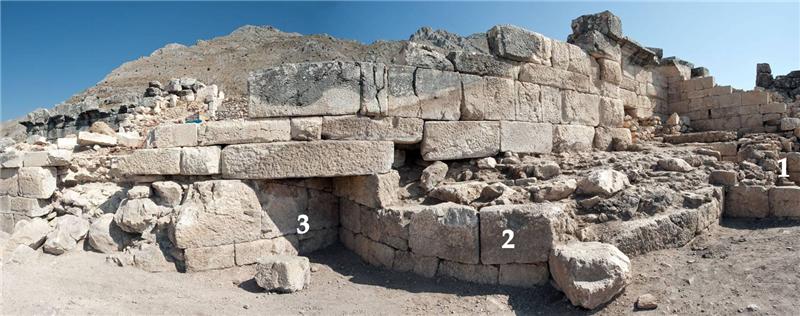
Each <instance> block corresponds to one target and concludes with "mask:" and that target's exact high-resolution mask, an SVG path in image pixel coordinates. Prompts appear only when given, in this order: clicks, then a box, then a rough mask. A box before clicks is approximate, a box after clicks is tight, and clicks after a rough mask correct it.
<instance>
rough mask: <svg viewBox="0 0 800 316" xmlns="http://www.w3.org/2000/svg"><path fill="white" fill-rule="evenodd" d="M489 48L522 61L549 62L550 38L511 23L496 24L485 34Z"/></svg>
mask: <svg viewBox="0 0 800 316" xmlns="http://www.w3.org/2000/svg"><path fill="white" fill-rule="evenodd" d="M486 37H487V38H488V40H489V49H491V50H492V53H494V54H495V55H497V56H500V57H503V58H506V59H510V60H515V61H522V62H533V63H538V64H547V65H549V64H550V56H551V54H552V43H551V40H550V39H549V38H547V37H545V36H544V35H542V34H539V33H536V32H532V31H528V30H526V29H523V28H520V27H516V26H513V25H497V26H495V27H492V28H491V29H490V30H489V32H488V33H487V34H486Z"/></svg>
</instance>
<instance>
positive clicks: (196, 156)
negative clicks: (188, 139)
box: [181, 146, 222, 175]
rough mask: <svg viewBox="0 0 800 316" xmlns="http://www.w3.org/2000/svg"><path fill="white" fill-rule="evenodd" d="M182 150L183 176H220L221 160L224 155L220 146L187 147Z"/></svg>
mask: <svg viewBox="0 0 800 316" xmlns="http://www.w3.org/2000/svg"><path fill="white" fill-rule="evenodd" d="M181 150H182V151H183V153H182V154H181V174H182V175H212V174H219V158H220V156H221V155H222V150H221V149H220V148H219V146H207V147H186V148H183V149H181Z"/></svg>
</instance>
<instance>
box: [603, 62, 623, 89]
mask: <svg viewBox="0 0 800 316" xmlns="http://www.w3.org/2000/svg"><path fill="white" fill-rule="evenodd" d="M597 62H598V64H600V79H601V80H604V81H608V82H610V83H613V84H619V83H620V82H621V81H622V66H620V64H619V62H617V61H615V60H610V59H606V58H601V59H599V60H598V61H597Z"/></svg>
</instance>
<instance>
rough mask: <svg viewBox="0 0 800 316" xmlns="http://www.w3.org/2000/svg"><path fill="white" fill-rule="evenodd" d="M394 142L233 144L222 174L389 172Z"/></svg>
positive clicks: (267, 175) (225, 152) (253, 176)
mask: <svg viewBox="0 0 800 316" xmlns="http://www.w3.org/2000/svg"><path fill="white" fill-rule="evenodd" d="M393 160H394V144H392V143H391V142H377V141H314V142H297V143H288V142H283V143H269V144H243V145H230V146H227V147H225V149H223V150H222V174H223V176H224V177H226V178H237V179H280V178H308V177H338V176H351V175H365V174H376V173H386V172H389V170H390V169H391V167H392V162H393Z"/></svg>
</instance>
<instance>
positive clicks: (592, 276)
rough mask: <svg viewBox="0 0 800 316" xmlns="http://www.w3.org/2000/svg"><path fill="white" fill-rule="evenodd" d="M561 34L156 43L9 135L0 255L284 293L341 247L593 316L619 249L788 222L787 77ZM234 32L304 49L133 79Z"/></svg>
mask: <svg viewBox="0 0 800 316" xmlns="http://www.w3.org/2000/svg"><path fill="white" fill-rule="evenodd" d="M572 31H573V32H572V34H571V35H570V36H569V38H568V40H567V42H562V41H558V40H555V39H550V38H547V37H545V36H543V35H541V34H538V33H535V32H532V31H529V30H525V29H522V28H519V27H515V26H510V25H498V26H495V27H493V28H491V29H490V30H488V31H487V32H486V33H482V34H475V35H472V36H469V37H460V36H457V35H454V34H450V33H446V32H444V31H433V30H430V29H421V30H420V31H419V32H417V33H416V34H414V35H413V36H412V37H411V40H409V41H400V42H384V43H378V44H373V45H371V46H363V45H362V46H353V45H356V44H353V43H349V42H346V43H339V42H336V40H335V39H330V38H317V37H313V36H308V37H303V36H299V35H296V34H289V33H282V32H279V31H276V30H274V29H271V28H269V29H262V28H254V27H245V28H242V29H240V30H237V31H236V32H234V34H232V35H231V37H228V38H220V39H215V40H212V41H208V42H205V41H204V42H202V43H198V45H197V47H195V46H193V47H184V46H168V47H165V48H163V49H161V50H159V51H157V52H155V53H154V54H153V55H151V56H149V57H147V58H144V59H142V60H138V61H135V62H131V63H129V64H125V65H123V66H122V67H121V68H120V69H118V70H115V72H114V73H112V74H111V75H109V77H107V78H106V80H105V81H104V82H101V83H100V84H99V85H98V86H96V87H93V88H90V89H89V90H87V91H86V92H84V93H82V94H81V95H78V96H76V97H74V98H73V99H71V100H70V101H68V102H66V103H64V104H61V105H59V106H57V107H56V108H54V109H52V110H38V111H36V112H33V113H31V114H30V115H29V116H28V118H27V120H26V121H24V122H21V124H22V125H24V127H25V130H26V132H25V137H24V138H25V139H20V141H19V142H16V143H15V142H13V141H9V142H5V143H4V145H3V152H2V156H1V157H0V163H1V164H2V189H1V190H0V194H1V195H0V219H1V220H2V225H0V227H2V230H3V231H4V232H6V233H9V234H10V237H9V242H8V243H7V246H6V248H7V251H9V252H13V254H12V255H11V256H12V257H13V256H14V254H17V253H25V252H29V251H31V249H42V251H43V252H45V253H48V254H53V255H59V254H63V253H65V252H71V251H73V252H74V251H82V249H89V250H90V251H97V252H102V253H107V254H108V256H109V257H108V258H109V259H108V260H110V261H112V262H114V263H116V264H118V265H133V266H136V267H139V268H141V269H144V270H147V271H153V272H158V271H181V272H196V271H204V270H212V269H225V268H230V267H234V266H242V265H253V264H257V265H258V274H257V275H256V276H255V280H256V281H257V283H258V284H259V285H260V286H261V287H263V288H266V289H269V290H274V291H278V292H294V291H298V290H302V289H303V288H304V287H307V286H309V281H310V280H309V278H310V275H309V274H308V273H309V272H308V269H309V263H308V259H305V258H301V257H297V256H298V255H304V254H307V253H311V252H314V251H316V250H319V249H322V248H325V247H328V246H331V245H333V244H336V243H341V244H343V245H344V246H345V247H346V248H347V249H349V250H351V251H352V252H354V253H355V254H357V255H358V256H360V257H361V258H362V259H363V260H364V261H366V262H368V263H369V264H372V265H376V266H380V267H382V268H384V269H389V270H394V271H400V272H412V273H415V274H419V275H423V276H426V277H438V276H441V277H449V278H454V279H458V280H463V281H467V282H474V283H483V284H499V285H508V286H515V287H537V286H546V284H548V283H549V282H551V281H552V282H554V284H556V285H557V286H558V288H559V289H560V290H561V291H563V292H564V293H565V295H566V296H567V298H568V299H569V300H570V301H571V302H572V303H573V304H575V305H578V306H582V307H585V308H587V309H593V308H597V307H599V306H602V305H603V304H605V303H607V302H608V301H610V300H612V299H613V298H614V297H615V296H616V295H618V294H619V293H621V292H622V291H623V290H624V288H625V286H626V284H627V283H628V282H629V279H630V278H631V277H632V276H631V274H632V272H631V271H632V269H635V267H632V266H631V263H630V259H629V256H636V255H640V254H643V253H647V252H650V251H655V250H660V249H666V248H674V247H681V246H683V245H685V244H687V243H688V242H690V241H691V240H692V239H693V238H694V237H695V236H697V235H699V234H701V233H703V232H705V231H706V230H707V229H709V228H712V227H714V226H715V225H717V224H718V222H719V220H720V218H721V217H722V216H729V217H753V218H763V217H787V218H792V217H794V218H797V217H800V203H797V202H799V201H800V187H798V186H796V185H795V184H794V182H793V181H796V180H800V153H798V152H795V150H796V149H797V148H798V144H799V143H798V138H797V137H798V136H800V135H798V134H800V118H799V117H798V114H797V112H798V111H800V103H799V102H798V101H797V100H796V97H797V95H798V89H799V88H798V84H797V83H798V78H800V77H798V76H797V73H798V71H794V72H792V73H790V74H788V75H786V76H778V77H775V78H773V77H772V74H771V71H770V69H769V65H766V64H759V65H758V66H757V87H756V89H755V90H749V91H740V90H736V89H733V88H731V87H730V86H720V85H717V84H716V83H715V82H714V78H713V77H712V76H710V75H709V71H708V70H707V69H705V68H702V67H694V66H693V65H692V64H691V63H689V62H686V61H683V60H680V59H677V58H674V57H670V58H664V57H663V56H662V50H661V49H657V48H649V47H645V46H642V45H641V44H639V43H637V42H636V41H634V40H633V39H631V38H628V37H626V36H625V35H624V34H623V33H622V27H621V22H620V20H619V19H618V18H617V17H616V16H614V15H613V14H611V13H610V12H607V11H606V12H602V13H598V14H593V15H586V16H581V17H578V18H577V19H575V20H574V21H573V22H572ZM241 36H256V37H257V38H259V39H261V40H264V41H271V43H277V42H280V43H288V42H289V41H297V40H298V39H300V38H303V40H314V41H316V42H314V43H316V44H309V45H311V46H310V48H309V53H308V57H307V58H305V60H293V59H291V58H288V59H286V61H287V62H284V61H278V62H276V61H268V62H264V63H261V64H259V63H258V62H249V61H248V64H247V65H246V66H243V65H241V64H237V62H241V63H244V62H243V61H236V62H235V61H231V66H230V69H224V71H223V70H221V71H223V72H225V74H213V75H209V74H207V73H204V72H200V71H199V70H197V71H196V72H195V73H182V72H179V71H177V70H175V72H170V69H169V68H160V69H163V70H159V71H163V72H159V73H157V74H156V73H153V74H152V76H151V77H149V78H147V76H144V77H142V75H141V73H140V74H139V75H137V76H139V77H134V76H133V75H131V72H130V69H134V68H136V67H140V68H141V69H149V68H146V67H144V65H150V64H157V63H166V62H167V61H169V60H170V58H174V56H178V55H180V54H189V53H190V52H193V50H194V49H203V47H217V46H215V45H222V46H224V45H226V43H227V42H226V41H233V40H235V39H236V38H237V37H241ZM312 42H313V41H312ZM315 45H316V46H315ZM331 45H339V46H337V47H339V48H340V50H339V51H337V52H340V53H339V55H335V56H334V55H326V54H328V53H327V52H329V51H331V50H330V49H325V47H328V46H331ZM345 48H347V49H345ZM348 51H350V52H351V55H343V54H342V53H341V52H348ZM275 54H280V53H278V52H276V53H275ZM253 58H256V57H253ZM297 58H299V57H297ZM254 60H257V59H254ZM191 62H197V61H186V64H189V66H186V67H188V69H190V70H188V71H187V72H191V71H195V70H194V68H192V67H194V66H193V65H191ZM208 69H211V68H208ZM201 70H205V69H201ZM147 71H150V70H147ZM212 72H213V71H212ZM233 72H235V73H233ZM215 76H216V77H215ZM120 78H124V80H123V79H120ZM195 78H198V79H195ZM215 78H216V79H217V80H218V81H215ZM157 80H160V81H161V82H166V84H162V83H161V82H159V81H157ZM201 80H202V82H201ZM121 82H124V83H126V84H127V85H122V84H120V83H121ZM223 90H225V92H223Z"/></svg>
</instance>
